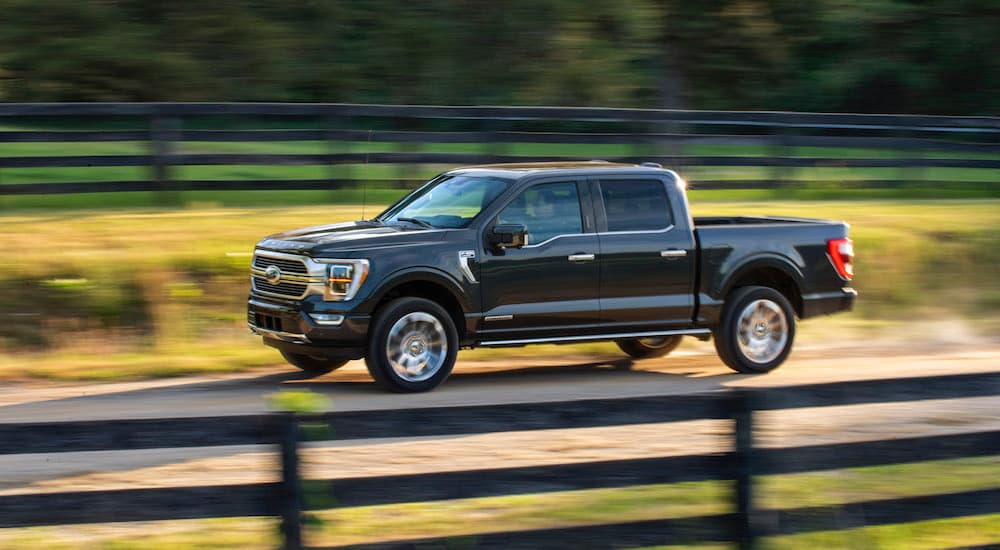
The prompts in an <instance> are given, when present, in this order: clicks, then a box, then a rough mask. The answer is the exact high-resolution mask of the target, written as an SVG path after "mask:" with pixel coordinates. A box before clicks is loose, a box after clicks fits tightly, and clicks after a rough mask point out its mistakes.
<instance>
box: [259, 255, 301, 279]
mask: <svg viewBox="0 0 1000 550" xmlns="http://www.w3.org/2000/svg"><path fill="white" fill-rule="evenodd" d="M272 265H276V266H278V267H279V268H281V272H282V273H290V274H292V275H308V274H309V270H308V269H306V264H305V263H303V262H302V261H301V260H283V259H278V258H268V257H267V256H254V258H253V266H254V267H256V268H257V269H267V268H268V267H271V266H272Z"/></svg>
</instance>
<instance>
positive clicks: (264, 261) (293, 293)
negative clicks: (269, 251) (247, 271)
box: [250, 254, 309, 298]
mask: <svg viewBox="0 0 1000 550" xmlns="http://www.w3.org/2000/svg"><path fill="white" fill-rule="evenodd" d="M272 265H274V266H278V268H279V269H281V273H282V274H284V275H298V276H308V275H309V269H308V268H307V267H306V264H305V262H304V261H302V260H293V259H287V258H271V257H269V256H263V255H256V254H255V255H254V257H253V266H254V268H256V269H260V270H265V269H267V268H268V267H271V266H272ZM250 280H251V284H252V285H253V289H254V290H255V291H258V292H264V293H267V294H269V295H272V296H281V297H283V298H301V297H303V296H305V293H306V288H307V285H306V284H305V283H299V282H289V281H279V282H278V284H276V285H275V284H271V283H269V282H267V279H265V278H264V277H262V276H260V275H253V276H252V277H251V278H250Z"/></svg>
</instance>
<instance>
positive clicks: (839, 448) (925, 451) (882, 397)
mask: <svg viewBox="0 0 1000 550" xmlns="http://www.w3.org/2000/svg"><path fill="white" fill-rule="evenodd" d="M998 394H1000V373H986V374H966V375H954V376H940V377H926V378H925V377H919V378H903V379H892V380H873V381H862V382H843V383H832V384H819V385H806V386H792V387H781V388H774V389H759V390H749V391H744V390H741V391H719V392H715V393H709V394H703V395H693V396H669V395H668V396H653V397H631V398H620V399H592V400H577V401H561V402H549V403H519V404H509V405H483V406H478V405H477V406H461V407H434V408H424V409H420V414H419V415H414V414H413V410H374V411H350V412H332V413H325V414H316V415H295V414H267V415H244V416H221V417H211V418H172V419H149V420H138V419H137V420H108V421H84V422H57V423H33V424H0V454H26V453H60V452H70V451H103V450H125V449H129V450H131V449H155V448H168V447H210V446H220V445H251V444H271V445H276V446H277V447H278V448H279V449H280V453H281V475H282V477H281V481H280V482H277V483H253V484H241V485H223V486H218V485H214V486H201V487H170V488H147V489H127V490H111V491H80V492H62V493H48V494H18V495H10V496H0V527H7V528H9V527H25V526H35V525H60V524H74V523H103V522H111V521H150V520H166V519H192V518H213V517H237V516H280V517H281V518H282V533H283V540H284V546H285V548H289V549H294V548H301V547H302V544H303V541H302V533H301V531H302V528H301V514H302V512H303V510H309V509H321V508H330V507H331V504H330V503H331V502H336V505H337V506H342V507H351V506H367V505H376V504H390V503H404V502H430V501H439V500H446V499H458V498H472V497H486V496H498V495H511V494H534V493H547V492H553V491H570V490H583V489H596V488H611V487H628V486H635V485H648V484H662V483H675V482H681V481H702V480H734V482H735V483H734V487H735V490H734V491H733V511H732V512H729V513H722V514H715V515H707V516H700V517H685V518H671V519H659V520H647V521H624V522H620V523H613V524H600V525H586V526H576V527H564V528H552V529H541V530H530V531H513V532H491V533H481V534H477V535H475V536H473V537H471V539H470V540H471V541H472V547H475V548H503V549H508V548H581V547H591V548H610V547H621V546H643V545H656V544H668V543H677V542H692V541H733V542H738V543H739V545H740V547H742V548H750V547H753V546H754V543H755V541H756V540H757V538H758V537H762V536H773V535H788V534H795V533H805V532H814V531H820V530H841V529H851V528H856V527H863V526H872V525H884V524H892V523H905V522H913V521H922V520H929V519H943V518H951V517H962V516H971V515H979V514H990V513H998V512H1000V489H998V488H996V487H994V486H991V480H989V479H984V480H983V482H984V488H983V489H981V490H973V491H965V492H961V493H953V494H936V495H927V496H918V497H903V498H893V499H883V500H872V501H866V502H852V503H847V504H840V505H835V506H815V507H806V508H796V509H787V510H765V509H759V508H758V507H757V506H755V504H754V501H755V498H754V497H755V491H754V485H753V479H754V476H760V475H776V474H791V473H799V472H810V471H817V470H831V469H843V468H857V467H863V466H877V465H887V464H900V463H911V462H919V461H929V460H940V459H949V458H959V457H975V456H992V455H998V454H1000V431H986V432H977V433H959V434H953V435H939V436H928V437H915V438H909V437H908V438H892V439H886V440H883V441H873V442H860V443H837V444H829V445H811V446H802V447H796V448H781V449H763V448H758V447H755V446H754V443H753V433H754V430H753V424H754V412H756V411H773V410H787V409H797V408H803V407H828V406H837V405H856V404H866V403H889V402H907V401H918V400H923V399H947V398H968V397H984V396H995V395H998ZM417 417H418V418H419V421H415V420H414V419H415V418H417ZM698 419H732V420H733V421H734V422H733V427H734V428H733V432H732V434H733V451H731V452H725V453H713V454H702V455H687V456H671V457H660V458H640V459H629V460H615V461H604V462H586V463H576V464H558V465H548V466H531V467H515V468H493V469H483V470H473V471H454V472H439V473H430V474H415V475H389V476H379V477H363V478H352V479H337V480H306V481H302V480H300V478H299V458H298V447H299V441H300V440H303V439H310V440H334V439H336V440H352V439H368V438H386V437H418V436H448V435H457V434H480V433H491V432H507V431H522V430H543V429H569V428H585V427H598V426H622V425H630V424H643V423H654V422H678V421H685V420H698ZM942 475H947V473H946V472H942ZM992 481H995V480H992ZM901 482H905V480H901ZM303 485H305V486H306V487H308V488H309V491H308V493H309V494H310V495H312V496H315V495H317V494H321V495H326V497H324V498H320V499H318V500H317V499H315V498H309V499H306V498H304V497H303ZM609 519H612V520H615V519H621V518H609ZM581 541H586V544H584V545H583V546H581ZM427 542H428V541H395V542H390V543H379V544H374V545H362V546H358V547H357V548H414V547H415V546H416V545H418V544H424V543H427Z"/></svg>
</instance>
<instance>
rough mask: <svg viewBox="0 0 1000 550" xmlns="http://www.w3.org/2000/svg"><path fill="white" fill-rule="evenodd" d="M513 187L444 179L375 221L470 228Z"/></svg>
mask: <svg viewBox="0 0 1000 550" xmlns="http://www.w3.org/2000/svg"><path fill="white" fill-rule="evenodd" d="M510 183H511V180H508V179H504V178H495V177H482V176H462V175H445V176H441V177H440V178H438V179H435V180H431V181H430V182H428V183H427V184H425V185H424V186H423V187H420V188H419V189H417V190H415V191H413V192H412V193H410V194H409V195H408V196H406V197H405V198H403V200H401V201H399V203H397V204H396V205H395V206H393V207H391V208H389V209H388V210H386V211H385V212H383V213H381V214H379V215H378V217H377V218H375V219H377V220H379V221H381V222H385V223H391V222H400V223H409V224H413V225H420V226H425V227H434V228H449V229H451V228H461V227H468V225H469V224H470V223H472V220H473V219H474V218H475V217H476V216H477V215H479V213H480V212H481V211H482V210H483V209H484V208H486V207H487V206H489V205H490V203H491V202H493V200H494V199H496V198H497V197H498V196H500V193H503V192H504V191H505V190H506V189H507V187H508V186H510Z"/></svg>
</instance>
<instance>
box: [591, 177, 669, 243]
mask: <svg viewBox="0 0 1000 550" xmlns="http://www.w3.org/2000/svg"><path fill="white" fill-rule="evenodd" d="M600 186H601V197H602V198H603V199H604V212H605V214H606V215H607V219H608V231H656V230H659V229H665V228H667V227H668V226H670V225H673V223H674V217H673V213H672V212H671V210H670V203H669V202H668V201H667V190H666V189H665V188H664V187H663V182H660V181H656V180H601V183H600Z"/></svg>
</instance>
